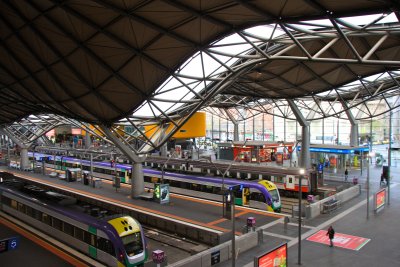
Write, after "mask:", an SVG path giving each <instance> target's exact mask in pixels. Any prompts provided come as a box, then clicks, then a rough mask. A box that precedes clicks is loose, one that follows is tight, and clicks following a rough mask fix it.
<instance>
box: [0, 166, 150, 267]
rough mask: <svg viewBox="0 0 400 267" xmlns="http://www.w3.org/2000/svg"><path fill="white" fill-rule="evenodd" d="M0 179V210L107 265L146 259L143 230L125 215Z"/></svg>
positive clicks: (122, 264)
mask: <svg viewBox="0 0 400 267" xmlns="http://www.w3.org/2000/svg"><path fill="white" fill-rule="evenodd" d="M3 174H4V173H1V177H2V179H0V181H1V182H0V210H2V211H3V212H5V213H7V214H10V215H11V216H13V217H16V218H18V219H19V220H22V221H24V222H25V223H27V224H29V225H32V226H33V227H35V228H38V229H41V230H42V231H43V232H45V233H47V234H48V235H50V236H52V237H54V238H56V239H58V240H60V241H61V242H63V243H65V244H67V245H68V246H71V247H74V248H75V249H77V250H79V251H81V252H82V253H84V254H86V255H88V256H89V257H91V258H93V259H95V260H96V261H98V262H101V263H103V264H105V265H107V266H116V267H121V266H127V267H128V266H144V263H145V261H146V260H147V258H148V252H147V249H146V240H145V236H144V231H143V229H142V227H141V225H140V223H139V222H138V221H136V220H135V219H134V218H132V217H130V216H126V215H118V214H106V213H101V212H99V210H98V209H99V208H92V209H90V208H89V205H82V203H79V202H78V201H77V200H76V199H75V198H73V197H71V196H66V195H63V194H59V193H56V192H53V191H50V190H45V189H42V188H40V187H38V186H36V185H29V184H27V183H24V182H22V181H20V180H16V179H13V178H10V177H9V176H10V175H11V174H8V177H6V178H3V176H4V177H5V175H3Z"/></svg>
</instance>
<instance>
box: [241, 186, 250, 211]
mask: <svg viewBox="0 0 400 267" xmlns="http://www.w3.org/2000/svg"><path fill="white" fill-rule="evenodd" d="M249 197H250V188H248V187H244V188H243V190H242V203H243V206H248V205H249Z"/></svg>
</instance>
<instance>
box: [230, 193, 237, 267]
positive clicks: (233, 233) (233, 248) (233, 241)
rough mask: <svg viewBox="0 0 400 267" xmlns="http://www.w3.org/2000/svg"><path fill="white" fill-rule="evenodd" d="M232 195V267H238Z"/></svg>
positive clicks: (233, 195) (233, 197)
mask: <svg viewBox="0 0 400 267" xmlns="http://www.w3.org/2000/svg"><path fill="white" fill-rule="evenodd" d="M230 194H232V195H231V209H232V212H231V213H232V267H235V266H236V236H235V194H234V192H233V191H231V192H230Z"/></svg>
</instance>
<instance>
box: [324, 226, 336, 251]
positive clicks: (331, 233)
mask: <svg viewBox="0 0 400 267" xmlns="http://www.w3.org/2000/svg"><path fill="white" fill-rule="evenodd" d="M326 235H327V236H329V242H330V245H329V246H330V247H333V239H334V238H335V230H334V229H333V227H332V225H331V226H329V228H328V232H326Z"/></svg>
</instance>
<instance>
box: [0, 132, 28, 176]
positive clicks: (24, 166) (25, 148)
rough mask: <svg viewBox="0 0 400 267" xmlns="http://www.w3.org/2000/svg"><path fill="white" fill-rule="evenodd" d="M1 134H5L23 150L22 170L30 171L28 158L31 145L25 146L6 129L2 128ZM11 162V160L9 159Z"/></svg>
mask: <svg viewBox="0 0 400 267" xmlns="http://www.w3.org/2000/svg"><path fill="white" fill-rule="evenodd" d="M0 133H2V134H5V135H7V136H8V137H9V139H11V140H12V141H13V142H14V143H15V144H17V145H18V146H19V147H20V149H21V158H20V165H19V166H20V168H21V169H22V170H23V169H28V168H29V158H28V147H29V145H30V144H28V145H26V144H24V143H23V142H22V141H21V140H19V138H17V137H15V136H14V135H13V134H12V133H10V132H9V131H8V130H7V129H6V128H0ZM8 160H10V159H8Z"/></svg>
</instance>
